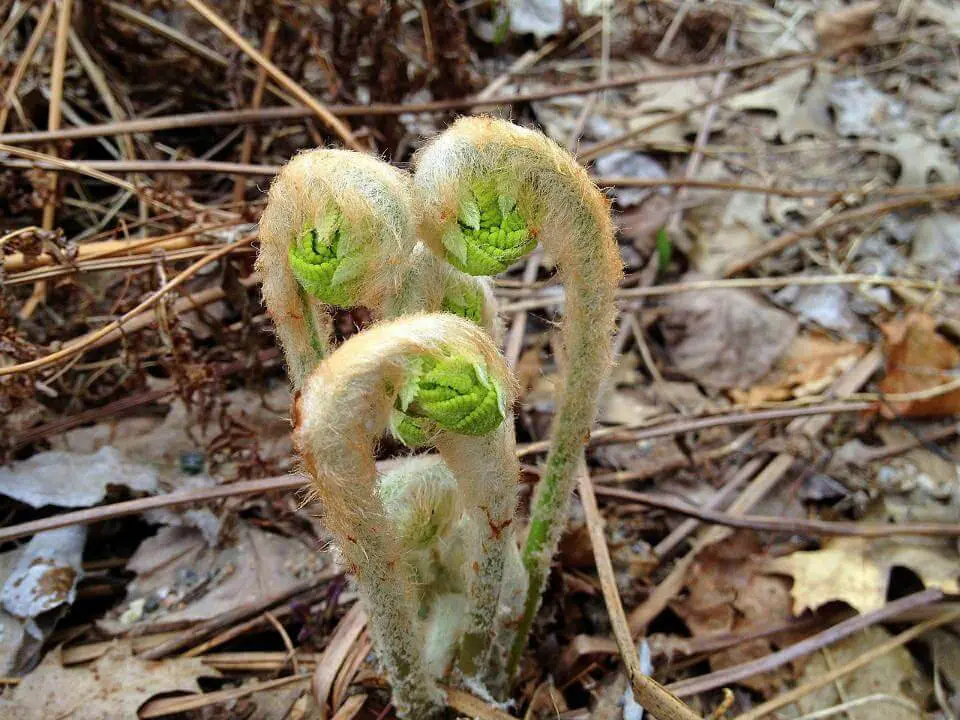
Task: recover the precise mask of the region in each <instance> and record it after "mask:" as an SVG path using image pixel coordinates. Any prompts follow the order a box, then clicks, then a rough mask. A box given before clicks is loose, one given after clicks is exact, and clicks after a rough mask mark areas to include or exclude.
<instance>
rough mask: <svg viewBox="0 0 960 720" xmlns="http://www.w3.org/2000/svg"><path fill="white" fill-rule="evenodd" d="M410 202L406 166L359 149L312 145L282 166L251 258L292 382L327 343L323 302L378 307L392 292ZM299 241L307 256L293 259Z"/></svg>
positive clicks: (409, 245) (411, 224)
mask: <svg viewBox="0 0 960 720" xmlns="http://www.w3.org/2000/svg"><path fill="white" fill-rule="evenodd" d="M416 207H417V205H416V203H415V202H414V200H413V195H412V193H411V185H410V177H409V175H408V174H407V173H405V172H403V171H400V170H398V169H396V168H394V167H392V166H390V165H389V164H387V163H385V162H382V161H380V160H378V159H376V158H373V157H370V156H368V155H364V154H362V153H357V152H353V151H350V150H332V149H316V150H309V151H306V152H302V153H300V154H299V155H297V156H296V157H294V158H293V159H292V160H290V162H288V163H287V164H286V165H285V166H284V167H283V169H282V170H281V171H280V173H279V175H278V176H277V178H276V179H275V180H274V182H273V185H272V186H271V188H270V195H269V199H268V202H267V207H266V209H265V210H264V213H263V216H262V218H261V220H260V254H259V257H258V258H257V268H258V269H259V270H260V272H261V274H262V276H263V298H264V302H265V303H266V305H267V310H268V311H269V313H270V315H271V317H272V318H273V321H274V324H275V326H276V331H277V337H278V339H279V341H280V345H281V346H282V347H283V350H284V353H285V355H286V358H287V365H288V369H289V375H290V379H291V382H292V383H293V386H294V388H299V387H300V385H301V384H302V382H303V379H304V378H305V377H306V375H307V374H308V373H309V372H310V371H311V370H312V369H313V367H314V366H315V365H316V364H317V362H318V361H319V360H320V358H322V357H323V356H324V355H325V354H326V353H327V352H328V350H329V339H330V323H329V319H328V314H327V306H329V305H345V306H354V305H365V306H367V307H370V308H371V309H374V310H376V309H377V308H379V307H380V306H382V305H383V304H384V303H385V302H387V298H389V297H391V296H393V295H395V294H396V293H397V291H398V289H399V285H400V281H401V278H402V277H403V275H404V274H405V266H406V264H407V263H408V262H409V259H410V256H411V253H412V251H413V248H414V247H415V245H416V243H417V239H416V227H417V223H418V214H417V210H416ZM301 245H302V246H303V250H304V253H305V254H306V255H307V256H308V257H306V258H293V259H292V257H291V251H292V250H295V249H297V248H298V247H300V246H301ZM294 260H296V261H298V262H299V264H298V268H294V267H292V262H293V261H294ZM311 263H315V264H311ZM297 269H299V270H300V275H299V276H298V275H297V272H296V270H297ZM305 281H306V282H305Z"/></svg>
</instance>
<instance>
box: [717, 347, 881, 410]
mask: <svg viewBox="0 0 960 720" xmlns="http://www.w3.org/2000/svg"><path fill="white" fill-rule="evenodd" d="M865 352H866V347H864V346H863V345H860V344H857V343H853V342H846V341H843V340H834V339H832V338H830V337H827V336H826V335H821V334H819V333H812V334H804V335H798V336H797V337H796V338H794V341H793V344H792V345H791V346H790V349H789V350H788V351H787V353H786V354H785V355H784V356H783V357H781V358H780V360H779V361H778V362H777V365H776V367H774V369H773V370H772V371H771V372H770V374H769V375H767V377H765V378H763V380H762V382H761V383H760V384H757V385H753V386H751V387H749V388H748V389H746V390H733V391H731V396H732V397H733V399H734V400H735V401H736V402H738V403H744V404H747V405H759V404H760V403H763V402H768V401H771V400H788V399H790V398H799V397H807V396H810V395H818V394H820V393H822V392H824V391H825V390H826V389H827V388H829V387H830V385H831V384H832V383H833V381H834V380H836V379H837V378H838V377H840V375H842V374H843V373H844V372H846V371H847V370H849V369H850V368H851V367H853V366H854V365H855V364H856V362H857V360H859V359H860V358H861V357H863V354H864V353H865Z"/></svg>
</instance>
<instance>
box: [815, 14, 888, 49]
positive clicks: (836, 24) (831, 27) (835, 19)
mask: <svg viewBox="0 0 960 720" xmlns="http://www.w3.org/2000/svg"><path fill="white" fill-rule="evenodd" d="M879 9H880V3H878V2H863V3H857V4H856V5H851V6H850V7H844V8H840V9H839V10H821V11H820V12H818V13H817V15H816V17H815V18H814V19H813V27H814V30H816V33H817V39H818V40H819V41H820V47H821V48H823V49H825V50H830V49H831V48H834V47H836V46H837V45H842V44H843V43H846V42H849V41H850V39H851V38H853V37H856V36H857V35H863V34H865V33H867V32H869V31H870V30H872V29H873V19H874V17H875V16H876V14H877V11H878V10H879Z"/></svg>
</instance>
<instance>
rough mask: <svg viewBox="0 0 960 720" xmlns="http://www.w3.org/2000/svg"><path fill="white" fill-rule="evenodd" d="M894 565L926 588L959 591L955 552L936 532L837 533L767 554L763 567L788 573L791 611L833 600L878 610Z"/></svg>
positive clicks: (959, 563) (958, 558) (959, 573)
mask: <svg viewBox="0 0 960 720" xmlns="http://www.w3.org/2000/svg"><path fill="white" fill-rule="evenodd" d="M895 566H896V567H904V568H907V569H908V570H910V571H912V572H913V573H915V574H916V575H917V577H919V578H920V579H921V580H922V581H923V583H924V585H926V587H928V588H930V587H938V588H940V589H941V590H943V591H944V592H945V593H956V592H960V583H958V577H960V555H958V553H957V550H956V548H955V547H952V546H951V545H950V543H949V542H943V541H942V540H940V539H937V538H909V539H904V538H884V539H878V540H867V539H866V538H861V537H838V538H833V539H831V540H828V541H827V542H826V543H824V545H823V548H822V549H820V550H813V551H801V552H794V553H791V554H790V555H787V556H786V557H781V558H776V559H775V560H771V561H770V562H769V564H768V566H767V568H768V571H770V572H775V573H781V574H784V575H789V576H791V577H792V578H793V588H792V590H791V591H790V592H791V595H792V596H793V613H794V615H800V614H802V613H803V612H804V611H806V610H808V609H810V610H816V609H817V608H819V607H821V606H822V605H825V604H826V603H828V602H833V601H836V600H839V601H842V602H845V603H847V604H848V605H849V606H850V607H852V608H854V609H855V610H857V611H858V612H860V613H868V612H871V611H873V610H878V609H879V608H881V607H883V606H884V604H885V603H886V599H887V586H888V584H889V581H890V570H891V569H892V568H893V567H895Z"/></svg>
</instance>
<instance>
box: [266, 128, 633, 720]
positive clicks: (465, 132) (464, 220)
mask: <svg viewBox="0 0 960 720" xmlns="http://www.w3.org/2000/svg"><path fill="white" fill-rule="evenodd" d="M415 165H416V168H415V172H414V175H413V176H412V178H411V176H410V175H407V174H405V173H402V172H400V171H398V170H395V169H393V168H391V167H389V166H387V165H385V164H384V163H382V162H380V161H377V160H375V159H372V158H369V157H365V156H362V155H358V154H357V153H351V152H345V151H333V150H315V151H311V152H307V153H303V154H301V155H299V156H297V157H296V158H294V159H293V160H292V161H291V162H290V163H289V164H288V165H287V166H286V167H285V168H284V169H283V171H282V172H281V173H280V175H279V177H278V179H277V180H276V181H275V183H274V185H273V187H272V189H271V191H270V201H269V204H268V207H267V209H266V211H265V213H264V216H263V219H262V222H261V236H262V246H261V254H260V257H259V259H258V265H259V268H260V270H261V271H262V273H263V278H264V280H263V291H264V300H265V302H266V304H267V307H268V310H269V311H270V313H271V315H272V317H273V319H274V322H275V325H276V327H277V335H278V338H279V340H280V342H281V345H282V346H283V348H284V351H285V354H286V357H287V364H288V369H289V372H290V375H291V380H292V382H293V385H294V387H295V388H296V389H298V390H300V393H299V396H298V400H297V402H296V412H295V413H294V416H295V421H296V423H295V424H296V427H295V430H294V437H295V439H296V445H297V447H298V450H299V452H300V454H301V457H302V459H303V462H304V465H305V467H306V469H307V471H308V473H309V474H310V476H311V478H312V484H313V487H314V490H315V492H316V494H317V497H318V498H319V499H320V500H321V501H322V503H323V508H324V515H325V518H326V524H327V527H328V528H329V529H330V531H331V532H332V533H333V534H334V536H335V537H336V539H337V542H338V546H339V548H340V551H341V552H342V554H343V556H344V558H345V560H346V561H347V562H348V563H349V564H350V566H351V568H352V571H353V572H354V574H355V575H356V577H357V582H358V586H359V588H360V590H361V594H362V595H363V596H364V598H365V602H366V606H367V610H368V614H369V617H370V625H371V632H372V635H373V637H374V639H375V643H376V647H377V651H378V655H379V657H380V658H381V662H382V663H383V665H384V668H385V670H386V671H387V674H388V677H389V679H390V681H391V684H392V685H393V689H394V700H395V704H396V705H397V708H398V711H399V712H400V714H401V716H402V717H406V718H429V717H433V716H434V715H436V714H437V713H438V712H439V708H440V693H439V691H438V689H437V681H438V679H439V678H441V677H443V676H444V675H446V674H447V673H448V672H449V670H450V665H451V663H454V666H455V668H456V672H457V673H458V674H459V676H460V677H462V678H463V679H465V680H470V681H471V682H472V683H473V684H475V685H486V686H487V687H489V688H490V689H491V690H492V691H493V692H502V691H503V690H504V689H505V688H506V685H507V683H508V677H509V676H508V674H507V673H505V672H504V668H505V667H506V666H507V665H508V664H509V665H510V666H511V668H515V667H516V665H517V662H518V661H519V658H520V654H521V651H522V649H523V646H524V645H525V643H526V635H527V633H528V632H529V628H530V623H531V621H532V619H533V615H534V614H535V612H536V610H537V608H538V606H539V602H540V594H541V591H542V588H543V584H544V581H545V579H546V576H547V573H548V571H549V566H550V559H551V557H552V555H553V553H554V550H555V547H556V543H557V540H558V539H559V534H560V532H561V530H562V528H563V526H564V524H565V517H566V509H567V505H568V499H569V496H570V494H571V490H572V486H573V484H574V480H575V472H576V471H577V468H578V466H579V464H580V463H582V462H583V444H584V439H585V437H586V435H587V432H588V431H589V428H590V425H591V423H592V420H593V415H594V412H595V404H596V395H597V392H598V389H599V383H600V381H601V379H602V378H603V376H604V375H605V373H606V371H607V368H608V366H609V345H610V335H611V332H612V324H613V317H614V312H613V293H614V289H615V286H616V283H617V281H618V278H619V274H620V263H619V256H618V254H617V251H616V245H615V243H614V242H613V234H612V226H611V224H610V219H609V210H608V206H607V203H606V201H605V200H604V198H603V197H602V196H601V195H600V193H599V192H598V191H597V189H596V188H595V186H594V185H593V184H592V183H591V182H590V181H589V179H588V178H587V175H586V173H585V171H584V170H583V169H582V168H580V167H579V166H578V165H577V164H576V162H575V161H574V160H573V158H572V157H571V156H570V155H569V154H568V153H566V151H564V150H562V149H561V148H559V147H558V146H557V145H555V144H554V143H552V142H551V141H549V140H548V139H547V138H545V137H544V136H543V135H541V134H539V133H535V132H532V131H528V130H524V129H522V128H519V127H517V126H515V125H512V124H511V123H507V122H503V121H497V120H493V119H490V118H466V119H462V120H460V121H458V122H457V123H455V124H454V125H453V126H452V127H451V128H449V129H448V130H447V131H446V132H444V133H442V134H440V135H439V136H438V137H437V138H435V139H434V140H433V141H432V142H430V143H429V144H428V145H427V147H426V148H425V149H423V150H422V151H421V152H420V153H418V155H417V157H416V159H415ZM541 242H542V243H543V245H544V247H545V249H546V250H547V252H548V253H549V254H550V255H551V256H552V257H553V259H554V260H555V261H556V263H557V266H558V270H559V273H560V275H561V278H562V279H563V282H564V285H565V287H566V290H567V303H566V315H565V321H564V325H563V339H564V343H565V348H566V354H567V363H568V367H567V379H566V386H565V390H564V393H563V395H562V397H561V401H560V403H559V407H558V412H557V415H556V418H555V422H554V429H553V433H552V435H553V438H552V441H553V442H552V449H551V452H550V455H549V456H548V458H547V466H546V472H545V475H544V478H543V480H542V481H541V484H540V488H539V490H538V493H537V497H536V500H535V503H534V508H533V514H532V517H531V525H530V531H529V533H528V540H527V544H526V547H525V549H524V551H523V555H522V558H521V553H520V551H519V549H518V546H517V544H516V542H515V540H514V529H515V528H514V522H513V521H514V509H515V505H516V493H517V478H518V475H519V466H518V464H517V460H516V454H515V439H514V429H513V419H512V416H511V413H510V406H511V401H512V381H511V379H510V376H509V373H508V371H507V369H506V366H505V364H504V362H503V360H502V357H501V356H500V354H499V352H498V351H497V349H496V345H495V339H496V337H497V336H498V329H499V328H498V324H497V320H496V310H495V305H494V303H493V297H492V292H491V289H490V282H489V280H488V279H487V278H486V277H485V276H491V275H494V274H497V273H499V272H502V271H503V270H505V269H507V268H508V267H509V266H510V265H511V264H512V263H514V262H515V261H516V260H518V259H520V258H522V257H523V256H524V255H526V254H527V253H529V252H530V251H532V250H533V249H534V248H535V247H536V246H537V244H538V243H541ZM353 305H365V306H367V307H368V308H370V309H371V310H372V311H373V312H374V315H375V317H376V318H377V319H378V320H380V321H381V322H378V323H376V324H375V325H374V326H372V327H370V328H368V329H366V330H364V331H363V332H361V333H360V334H359V335H357V336H355V337H354V338H351V339H350V340H348V341H347V342H345V343H344V344H343V345H342V346H341V347H340V348H339V349H337V350H335V351H333V352H330V345H331V341H330V332H329V323H328V322H327V320H326V318H327V309H328V308H329V307H350V306H353ZM386 430H389V431H390V432H392V434H393V435H394V436H395V437H397V438H398V439H400V440H401V441H402V442H404V443H405V444H406V445H408V446H410V447H423V446H433V447H435V448H436V449H437V451H438V453H439V457H437V456H414V457H411V458H407V459H405V460H403V461H402V462H401V463H400V464H399V466H398V467H397V468H396V469H395V470H393V471H391V472H390V473H387V474H384V475H383V476H382V477H381V476H378V474H377V472H376V466H375V463H374V460H373V458H374V451H373V449H374V446H375V444H376V442H377V441H378V440H379V438H380V436H381V435H382V434H383V433H384V431H386Z"/></svg>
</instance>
